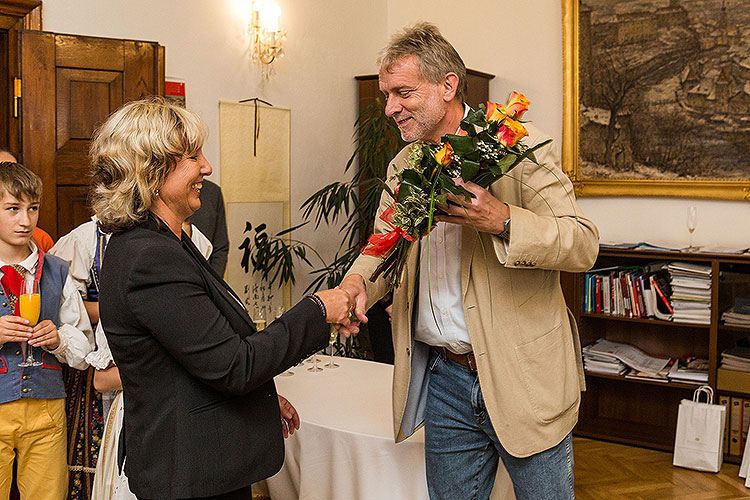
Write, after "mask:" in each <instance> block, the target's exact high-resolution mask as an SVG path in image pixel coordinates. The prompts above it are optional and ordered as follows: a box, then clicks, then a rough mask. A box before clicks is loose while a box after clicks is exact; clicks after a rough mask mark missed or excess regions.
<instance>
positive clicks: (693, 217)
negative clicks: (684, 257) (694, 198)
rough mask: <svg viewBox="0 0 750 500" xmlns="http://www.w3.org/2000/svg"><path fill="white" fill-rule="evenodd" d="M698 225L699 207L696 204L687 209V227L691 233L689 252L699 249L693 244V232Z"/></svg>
mask: <svg viewBox="0 0 750 500" xmlns="http://www.w3.org/2000/svg"><path fill="white" fill-rule="evenodd" d="M697 225H698V207H696V206H695V205H691V206H689V207H688V209H687V229H688V232H689V233H690V246H689V247H687V250H688V251H689V252H692V251H695V250H697V248H696V247H694V246H693V232H694V231H695V227H696V226H697Z"/></svg>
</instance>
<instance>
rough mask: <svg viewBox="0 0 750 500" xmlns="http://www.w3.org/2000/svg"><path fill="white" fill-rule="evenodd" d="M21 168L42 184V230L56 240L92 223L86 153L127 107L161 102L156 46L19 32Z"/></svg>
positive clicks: (161, 74)
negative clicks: (96, 135) (110, 119)
mask: <svg viewBox="0 0 750 500" xmlns="http://www.w3.org/2000/svg"><path fill="white" fill-rule="evenodd" d="M20 46H21V61H20V67H21V75H22V76H21V78H22V94H23V105H22V117H21V118H22V126H21V129H22V156H23V163H24V165H26V166H27V167H29V168H30V169H32V170H34V171H35V172H36V173H37V174H39V176H40V177H41V178H42V181H43V182H44V199H43V201H42V208H41V212H40V216H39V226H40V227H41V228H43V229H45V230H46V231H47V232H49V233H50V234H51V235H52V236H53V237H54V238H57V237H59V236H60V235H63V234H66V233H67V232H69V231H70V230H71V229H73V228H74V227H76V226H77V225H79V224H81V223H83V222H85V221H86V220H88V218H89V217H90V211H89V209H88V204H87V198H88V196H87V194H88V186H89V183H90V180H91V176H90V173H89V161H88V150H89V144H90V140H91V137H92V135H93V133H94V131H95V130H96V128H97V127H98V126H99V125H100V124H101V123H102V122H103V121H104V120H105V119H106V118H107V116H109V114H110V113H112V112H113V111H115V110H116V109H117V108H119V107H120V106H122V105H123V104H124V103H126V102H128V101H132V100H136V99H140V98H143V97H146V96H149V95H155V94H157V95H163V94H164V48H163V47H161V46H160V45H159V44H158V43H156V42H142V41H135V40H117V39H111V38H97V37H88V36H76V35H59V34H55V33H47V32H43V31H21V37H20Z"/></svg>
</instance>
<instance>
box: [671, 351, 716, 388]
mask: <svg viewBox="0 0 750 500" xmlns="http://www.w3.org/2000/svg"><path fill="white" fill-rule="evenodd" d="M668 376H669V379H670V380H675V381H679V382H688V383H691V384H705V383H708V360H707V359H703V358H695V357H692V356H688V357H686V358H681V359H679V360H677V363H675V364H674V366H673V367H672V369H671V370H670V372H669V375H668Z"/></svg>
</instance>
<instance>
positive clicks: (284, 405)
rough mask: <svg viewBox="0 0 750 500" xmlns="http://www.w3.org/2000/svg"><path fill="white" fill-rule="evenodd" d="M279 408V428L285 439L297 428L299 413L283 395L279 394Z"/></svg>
mask: <svg viewBox="0 0 750 500" xmlns="http://www.w3.org/2000/svg"><path fill="white" fill-rule="evenodd" d="M279 410H280V411H281V430H282V432H283V433H284V439H286V438H288V437H289V436H291V435H292V434H294V431H296V430H297V429H299V415H298V414H297V410H296V409H295V408H294V406H292V403H290V402H289V401H287V399H286V398H285V397H284V396H279Z"/></svg>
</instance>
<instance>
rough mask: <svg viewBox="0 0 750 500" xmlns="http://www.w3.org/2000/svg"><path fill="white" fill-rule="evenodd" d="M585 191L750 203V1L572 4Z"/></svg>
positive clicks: (573, 107) (570, 115)
mask: <svg viewBox="0 0 750 500" xmlns="http://www.w3.org/2000/svg"><path fill="white" fill-rule="evenodd" d="M562 7H563V9H562V10H563V55H564V84H563V87H564V93H563V95H564V105H563V168H564V169H565V171H566V173H567V174H568V176H570V178H571V179H572V180H573V182H574V184H575V186H576V193H577V194H578V195H579V196H580V195H582V196H606V195H639V196H644V195H651V196H689V197H700V198H723V199H734V200H741V199H744V200H748V199H750V2H747V1H746V0H625V1H623V0H562Z"/></svg>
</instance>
